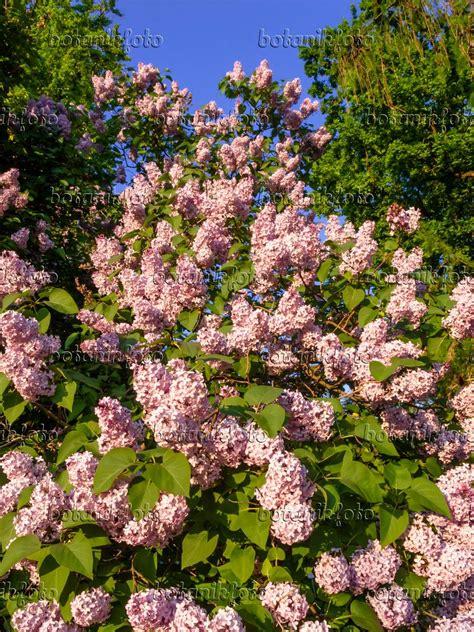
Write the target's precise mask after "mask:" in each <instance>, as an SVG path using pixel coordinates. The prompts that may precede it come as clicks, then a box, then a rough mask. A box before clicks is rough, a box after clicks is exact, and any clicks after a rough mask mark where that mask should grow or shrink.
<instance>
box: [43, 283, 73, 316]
mask: <svg viewBox="0 0 474 632" xmlns="http://www.w3.org/2000/svg"><path fill="white" fill-rule="evenodd" d="M46 305H49V307H51V308H52V309H54V310H56V311H57V312H60V313H61V314H77V312H78V311H79V308H78V306H77V304H76V301H75V300H74V299H73V298H72V296H71V295H70V294H69V292H66V290H63V289H62V288H58V287H55V288H54V289H53V290H52V291H51V292H50V293H49V294H48V300H47V301H46Z"/></svg>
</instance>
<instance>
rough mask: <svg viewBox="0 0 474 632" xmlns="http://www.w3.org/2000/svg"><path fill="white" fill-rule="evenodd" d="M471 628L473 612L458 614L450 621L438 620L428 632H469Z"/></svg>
mask: <svg viewBox="0 0 474 632" xmlns="http://www.w3.org/2000/svg"><path fill="white" fill-rule="evenodd" d="M473 627H474V611H470V612H460V613H459V614H458V615H456V616H455V617H454V618H452V619H448V618H445V617H442V618H440V619H438V620H437V621H436V623H435V625H433V626H431V627H430V628H429V632H471V630H472V629H473Z"/></svg>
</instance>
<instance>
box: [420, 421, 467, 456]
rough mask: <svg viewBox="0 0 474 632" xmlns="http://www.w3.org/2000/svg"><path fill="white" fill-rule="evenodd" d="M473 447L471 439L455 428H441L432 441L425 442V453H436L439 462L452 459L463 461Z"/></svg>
mask: <svg viewBox="0 0 474 632" xmlns="http://www.w3.org/2000/svg"><path fill="white" fill-rule="evenodd" d="M473 448H474V443H473V441H472V440H471V441H469V437H468V436H467V435H465V434H462V433H459V432H457V431H456V430H446V429H443V430H442V431H441V432H440V434H439V435H438V436H437V437H436V439H435V440H434V442H433V443H431V444H427V445H426V446H425V450H426V452H427V454H433V455H436V456H437V458H438V459H439V460H440V461H441V463H445V464H447V463H451V462H452V461H454V460H457V461H464V460H465V459H467V458H468V457H469V455H470V453H471V452H472V450H473Z"/></svg>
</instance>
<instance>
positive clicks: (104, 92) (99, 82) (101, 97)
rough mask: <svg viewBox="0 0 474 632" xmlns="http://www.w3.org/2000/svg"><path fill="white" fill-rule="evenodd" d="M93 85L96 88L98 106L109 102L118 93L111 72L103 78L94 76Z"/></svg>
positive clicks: (95, 94)
mask: <svg viewBox="0 0 474 632" xmlns="http://www.w3.org/2000/svg"><path fill="white" fill-rule="evenodd" d="M92 85H93V86H94V99H95V102H96V103H98V104H102V103H105V102H106V101H109V100H110V99H112V98H113V97H114V96H115V94H116V93H117V86H116V84H115V79H114V75H113V72H112V71H111V70H106V71H105V75H104V76H103V77H99V76H97V75H93V77H92Z"/></svg>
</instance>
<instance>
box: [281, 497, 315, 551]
mask: <svg viewBox="0 0 474 632" xmlns="http://www.w3.org/2000/svg"><path fill="white" fill-rule="evenodd" d="M313 523H314V511H313V510H312V508H311V505H310V504H309V503H303V502H297V501H295V502H290V503H288V504H287V505H284V506H283V507H280V508H279V509H277V510H275V511H274V512H273V515H272V524H271V527H270V531H271V534H272V535H273V537H275V538H276V539H277V540H280V542H283V544H287V545H288V546H291V545H293V544H295V543H296V542H302V541H304V540H307V539H308V538H309V537H310V535H311V534H312V532H313Z"/></svg>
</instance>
